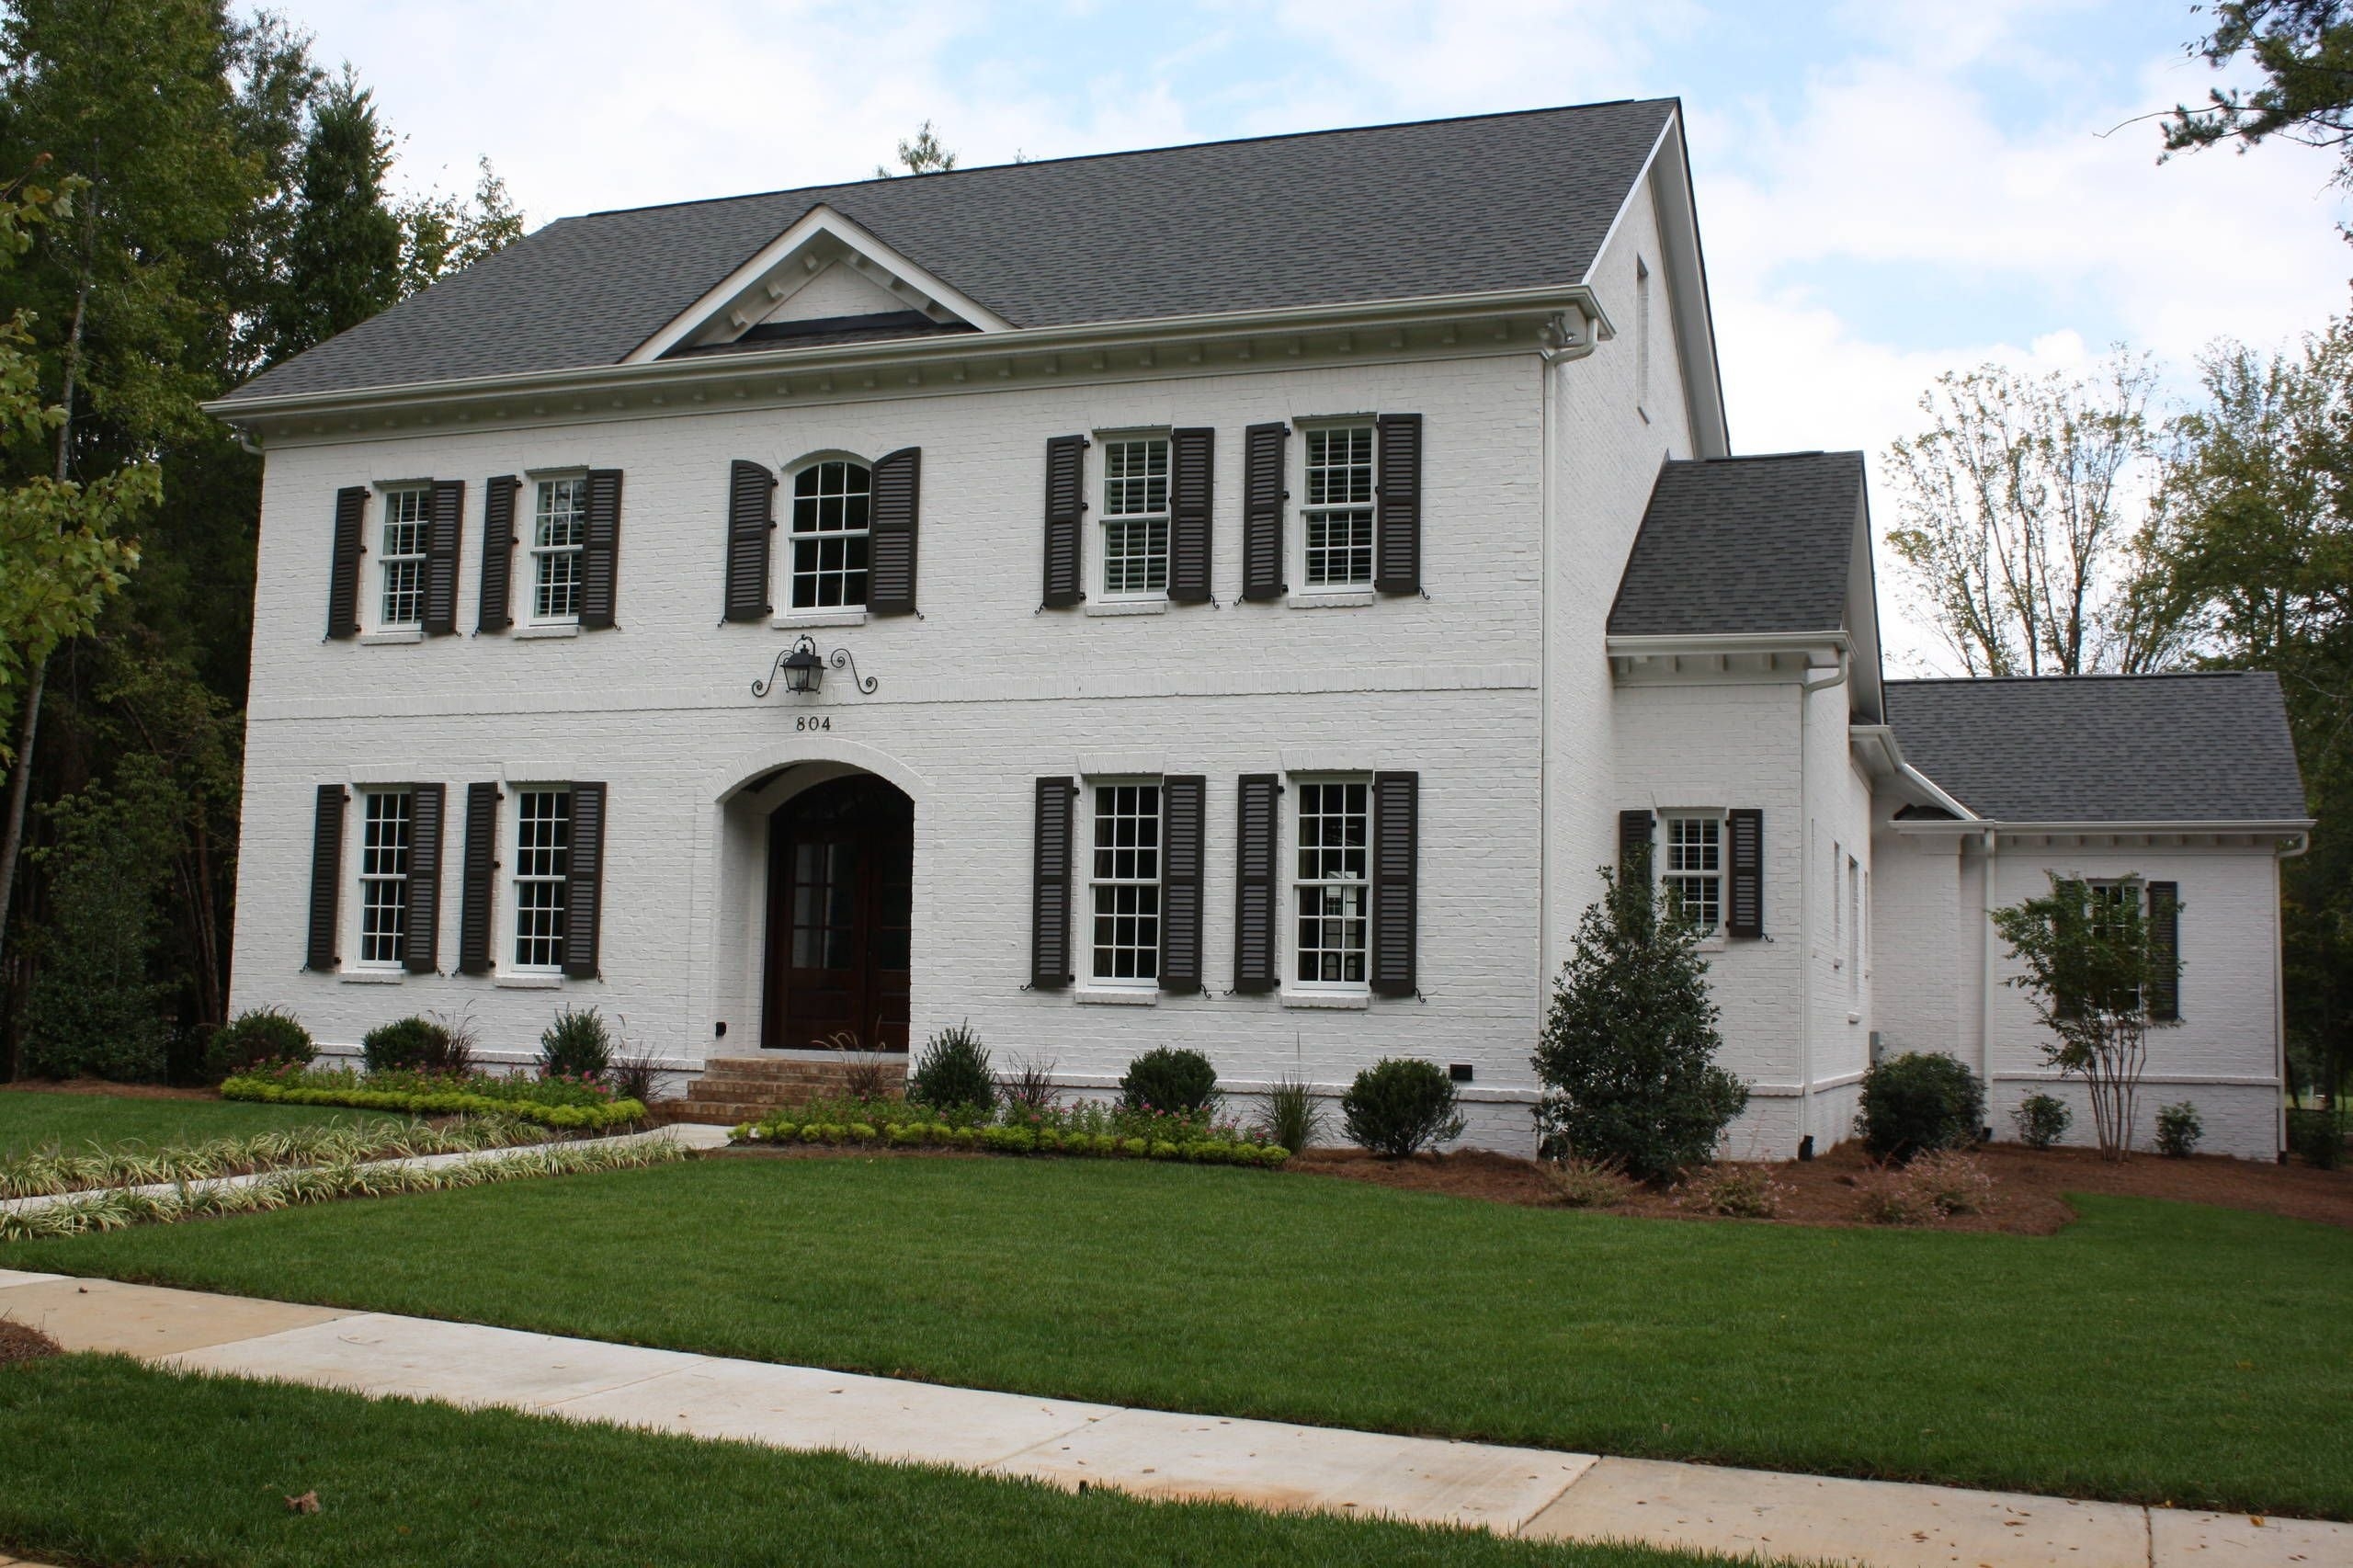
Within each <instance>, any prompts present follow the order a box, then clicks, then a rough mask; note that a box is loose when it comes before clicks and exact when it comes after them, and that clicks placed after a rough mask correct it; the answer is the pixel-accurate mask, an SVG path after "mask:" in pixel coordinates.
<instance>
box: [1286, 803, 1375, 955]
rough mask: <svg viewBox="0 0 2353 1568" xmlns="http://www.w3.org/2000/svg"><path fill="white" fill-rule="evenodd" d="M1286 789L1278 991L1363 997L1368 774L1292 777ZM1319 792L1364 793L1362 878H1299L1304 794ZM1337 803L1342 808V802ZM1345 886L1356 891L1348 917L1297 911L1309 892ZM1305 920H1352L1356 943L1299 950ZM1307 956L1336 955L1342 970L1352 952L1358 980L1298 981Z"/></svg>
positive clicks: (1368, 936) (1367, 951) (1368, 895)
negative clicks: (1287, 804)
mask: <svg viewBox="0 0 2353 1568" xmlns="http://www.w3.org/2000/svg"><path fill="white" fill-rule="evenodd" d="M1286 785H1287V788H1288V790H1289V793H1290V804H1289V806H1288V807H1287V808H1286V809H1285V810H1284V812H1282V816H1283V819H1284V823H1285V825H1286V826H1287V828H1288V829H1289V831H1288V832H1287V833H1285V834H1282V835H1279V837H1280V839H1281V843H1280V845H1279V853H1280V855H1281V856H1282V860H1281V865H1282V868H1283V894H1284V896H1283V903H1282V912H1281V919H1282V922H1283V938H1282V955H1283V956H1282V962H1283V970H1282V974H1283V978H1282V989H1283V990H1285V991H1289V992H1296V993H1302V994H1313V995H1324V996H1366V997H1369V996H1370V995H1371V994H1372V903H1373V891H1372V850H1373V845H1372V835H1373V799H1372V775H1371V774H1370V773H1295V774H1292V775H1290V777H1289V778H1288V779H1287V780H1286ZM1324 789H1344V790H1345V789H1358V790H1363V791H1364V811H1363V813H1362V814H1363V818H1364V843H1363V846H1362V860H1361V865H1362V868H1363V874H1362V875H1360V876H1353V877H1352V876H1347V875H1340V876H1329V875H1316V876H1308V875H1306V874H1304V873H1305V867H1304V865H1303V864H1302V858H1301V857H1302V855H1303V854H1304V853H1305V851H1306V846H1307V831H1306V827H1305V820H1304V819H1305V813H1306V811H1307V805H1308V796H1309V792H1310V791H1311V790H1324ZM1320 803H1321V801H1320V798H1319V804H1320ZM1343 803H1344V804H1345V803H1346V802H1343ZM1355 814H1357V813H1355V812H1346V811H1344V812H1338V813H1335V812H1329V811H1322V812H1317V815H1318V816H1319V817H1325V818H1329V817H1332V816H1335V815H1338V816H1340V817H1342V818H1343V819H1345V818H1346V817H1347V816H1351V815H1355ZM1318 847H1319V848H1322V849H1327V850H1328V849H1332V848H1338V849H1340V850H1342V851H1346V850H1347V848H1349V847H1351V846H1347V845H1345V844H1343V845H1338V846H1332V845H1319V846H1318ZM1347 888H1355V889H1357V890H1358V904H1357V913H1356V914H1355V915H1347V914H1338V913H1333V912H1330V911H1323V910H1319V911H1318V912H1317V913H1315V914H1314V915H1309V914H1308V913H1307V911H1306V910H1305V908H1304V907H1303V900H1304V897H1305V895H1306V894H1307V893H1308V892H1309V891H1310V890H1325V891H1328V890H1333V889H1347ZM1311 919H1313V920H1315V921H1317V922H1319V923H1321V922H1326V921H1332V920H1339V921H1343V922H1347V921H1351V920H1353V921H1354V922H1355V923H1356V926H1357V928H1358V944H1357V945H1356V946H1355V947H1354V948H1353V949H1351V948H1349V947H1347V946H1340V947H1329V948H1327V947H1325V946H1324V945H1323V943H1322V942H1321V940H1320V939H1319V941H1318V942H1317V944H1316V945H1315V946H1314V947H1313V948H1310V947H1307V946H1305V945H1304V944H1302V942H1301V940H1300V936H1301V931H1300V927H1301V926H1303V925H1305V924H1306V923H1307V922H1308V921H1309V920H1311ZM1310 952H1314V953H1331V954H1337V955H1339V957H1340V958H1341V960H1342V967H1343V968H1344V969H1345V967H1346V960H1347V956H1348V954H1350V953H1351V952H1353V953H1354V954H1355V955H1356V958H1357V960H1358V964H1357V967H1358V978H1357V979H1354V980H1349V979H1347V978H1345V976H1344V977H1343V978H1340V979H1336V980H1326V979H1324V978H1323V977H1322V976H1321V975H1320V974H1319V975H1318V976H1317V977H1316V978H1314V979H1312V980H1311V979H1304V978H1302V975H1301V966H1302V963H1303V962H1304V961H1305V959H1306V955H1307V954H1308V953H1310Z"/></svg>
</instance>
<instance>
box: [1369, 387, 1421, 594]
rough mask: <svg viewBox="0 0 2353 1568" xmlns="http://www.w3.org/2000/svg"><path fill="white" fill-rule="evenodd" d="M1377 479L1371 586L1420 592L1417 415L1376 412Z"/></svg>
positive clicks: (1389, 591) (1397, 591) (1386, 590)
mask: <svg viewBox="0 0 2353 1568" xmlns="http://www.w3.org/2000/svg"><path fill="white" fill-rule="evenodd" d="M1378 461H1379V464H1380V467H1379V470H1378V472H1379V474H1380V481H1379V483H1378V484H1377V485H1376V486H1375V487H1374V491H1373V494H1374V497H1375V509H1374V514H1373V540H1374V542H1375V545H1376V547H1377V549H1378V558H1377V561H1376V562H1375V565H1374V568H1373V576H1372V585H1373V586H1374V587H1376V588H1378V589H1380V590H1381V592H1382V593H1384V594H1417V593H1420V592H1421V591H1422V416H1421V415H1418V414H1384V415H1381V452H1380V456H1379V460H1378Z"/></svg>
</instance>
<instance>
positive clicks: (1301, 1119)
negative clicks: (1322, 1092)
mask: <svg viewBox="0 0 2353 1568" xmlns="http://www.w3.org/2000/svg"><path fill="white" fill-rule="evenodd" d="M1258 1131H1260V1132H1261V1133H1262V1134H1264V1135H1265V1137H1266V1140H1267V1142H1269V1143H1274V1144H1279V1145H1280V1146H1281V1147H1283V1148H1285V1149H1289V1150H1290V1152H1291V1153H1294V1154H1296V1153H1301V1152H1302V1151H1303V1150H1305V1149H1307V1148H1309V1147H1310V1146H1311V1145H1313V1143H1314V1142H1316V1140H1318V1139H1319V1138H1321V1137H1323V1136H1324V1107H1323V1102H1322V1101H1320V1100H1318V1099H1317V1098H1316V1096H1315V1091H1314V1089H1313V1086H1312V1085H1309V1084H1308V1083H1307V1081H1306V1080H1305V1079H1303V1078H1293V1077H1290V1076H1288V1075H1286V1076H1284V1077H1281V1078H1279V1079H1277V1080H1276V1081H1275V1086H1274V1087H1273V1088H1271V1089H1269V1090H1267V1110H1266V1114H1265V1115H1264V1116H1263V1117H1261V1118H1260V1119H1259V1120H1258Z"/></svg>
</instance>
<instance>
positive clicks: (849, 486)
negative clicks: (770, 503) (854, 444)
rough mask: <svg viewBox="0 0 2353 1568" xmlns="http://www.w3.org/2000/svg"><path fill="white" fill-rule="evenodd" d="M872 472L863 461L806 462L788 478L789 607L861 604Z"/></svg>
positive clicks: (870, 518)
mask: <svg viewBox="0 0 2353 1568" xmlns="http://www.w3.org/2000/svg"><path fill="white" fill-rule="evenodd" d="M873 507H874V473H873V471H872V470H871V469H869V468H868V467H867V466H866V465H865V464H864V463H855V462H847V461H844V460H826V461H824V462H815V463H811V464H810V465H809V466H808V467H807V468H804V469H802V470H801V472H799V473H798V474H796V475H794V476H793V480H792V608H795V609H834V608H858V607H861V606H863V605H864V604H865V603H866V564H867V550H868V545H869V540H870V538H871V535H870V532H869V530H870V528H871V526H872V518H873Z"/></svg>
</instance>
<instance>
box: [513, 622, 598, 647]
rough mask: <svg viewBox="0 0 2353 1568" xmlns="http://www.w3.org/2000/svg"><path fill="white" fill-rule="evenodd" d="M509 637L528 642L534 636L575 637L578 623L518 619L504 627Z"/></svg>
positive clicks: (578, 632)
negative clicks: (511, 624) (509, 625)
mask: <svg viewBox="0 0 2353 1568" xmlns="http://www.w3.org/2000/svg"><path fill="white" fill-rule="evenodd" d="M506 635H508V636H509V637H515V638H520V639H522V640H523V641H525V642H529V640H531V639H532V638H535V637H577V636H579V635H580V623H579V622H578V621H576V620H518V621H517V622H516V623H515V624H514V625H513V626H511V627H508V628H507V629H506Z"/></svg>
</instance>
